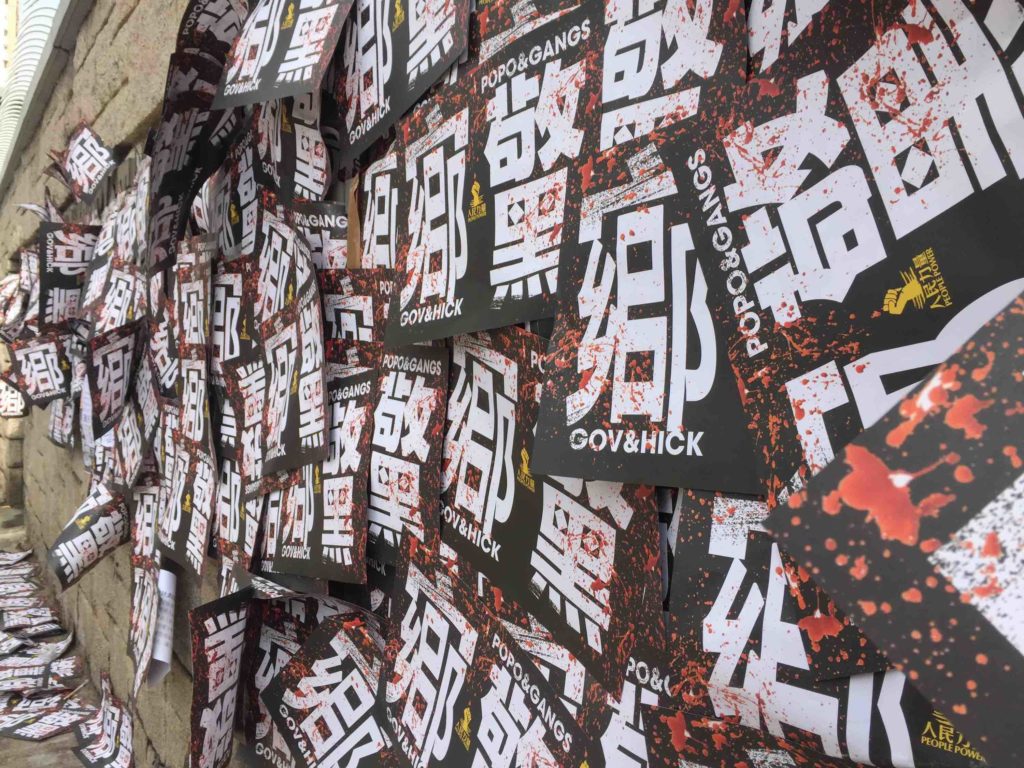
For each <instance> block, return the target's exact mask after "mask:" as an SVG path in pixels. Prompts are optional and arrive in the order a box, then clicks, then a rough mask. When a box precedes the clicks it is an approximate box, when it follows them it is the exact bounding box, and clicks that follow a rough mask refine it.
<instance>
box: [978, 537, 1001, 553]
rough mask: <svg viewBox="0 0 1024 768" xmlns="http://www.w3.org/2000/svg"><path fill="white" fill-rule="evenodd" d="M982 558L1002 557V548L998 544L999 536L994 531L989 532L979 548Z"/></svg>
mask: <svg viewBox="0 0 1024 768" xmlns="http://www.w3.org/2000/svg"><path fill="white" fill-rule="evenodd" d="M981 556H982V557H1002V556H1003V546H1002V544H1000V542H999V534H998V533H996V532H995V531H989V532H988V536H986V537H985V544H984V546H982V548H981Z"/></svg>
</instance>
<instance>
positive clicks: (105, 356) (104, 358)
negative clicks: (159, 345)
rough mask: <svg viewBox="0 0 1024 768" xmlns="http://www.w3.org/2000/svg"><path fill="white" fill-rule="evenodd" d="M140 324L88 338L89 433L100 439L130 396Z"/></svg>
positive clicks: (115, 421) (115, 422)
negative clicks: (90, 416) (90, 417)
mask: <svg viewBox="0 0 1024 768" xmlns="http://www.w3.org/2000/svg"><path fill="white" fill-rule="evenodd" d="M138 339H139V324H138V323H132V324H131V325H126V326H124V327H122V328H115V329H114V330H112V331H108V332H106V333H104V334H102V335H99V336H94V337H93V338H92V339H91V340H90V341H89V354H88V356H87V358H86V370H87V373H86V375H87V377H88V387H89V395H90V402H91V404H92V433H93V436H94V437H95V438H99V437H101V436H103V435H104V434H106V433H107V432H108V431H110V430H111V429H112V428H113V427H114V425H116V424H117V422H118V420H119V419H120V418H121V411H122V410H123V408H124V405H125V403H126V402H127V401H128V399H129V397H130V395H131V384H132V374H133V372H134V370H135V361H136V352H137V350H138V348H139V346H140V345H139V344H138Z"/></svg>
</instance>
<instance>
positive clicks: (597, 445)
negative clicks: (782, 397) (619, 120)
mask: <svg viewBox="0 0 1024 768" xmlns="http://www.w3.org/2000/svg"><path fill="white" fill-rule="evenodd" d="M669 152H672V155H669V154H668V153H669ZM688 175H689V174H688V172H687V171H686V170H685V168H684V167H683V163H682V158H681V157H679V156H678V155H677V154H675V147H674V146H672V145H669V146H667V147H666V148H665V149H662V150H661V151H659V149H658V147H657V145H656V144H654V143H644V142H640V143H634V144H630V145H628V146H626V147H623V148H621V149H618V150H614V151H611V152H609V153H606V154H605V155H603V156H601V157H600V158H598V159H597V160H596V161H595V162H594V166H593V169H592V171H591V173H590V177H589V183H588V187H587V193H586V195H585V196H584V198H583V202H582V214H581V224H580V233H579V240H580V248H579V249H578V250H576V251H574V252H573V254H574V255H573V256H572V257H570V258H568V259H566V260H565V261H563V271H562V274H563V276H564V278H565V287H566V290H565V292H564V293H563V297H564V299H563V302H562V304H561V305H560V307H559V314H558V318H557V321H556V324H555V332H554V336H553V338H552V342H551V350H550V360H549V362H548V364H547V367H546V372H547V374H548V376H547V378H546V381H545V384H544V398H543V405H542V410H541V417H540V423H539V425H538V439H537V458H536V465H537V468H538V471H555V472H559V473H562V472H565V473H569V474H574V475H581V476H584V477H600V478H607V479H614V480H624V481H630V482H647V483H669V484H672V485H681V486H687V487H693V486H696V487H701V488H711V489H732V490H734V491H746V492H757V491H758V490H759V483H758V478H757V471H756V470H757V465H756V462H755V460H754V459H755V454H754V439H753V434H752V433H751V432H749V431H748V429H747V418H746V416H745V415H744V412H743V406H742V402H741V395H740V393H739V391H738V390H737V388H736V383H735V378H734V375H733V371H732V369H731V367H730V365H729V361H728V356H727V346H726V345H727V340H726V339H724V338H721V332H720V326H719V325H718V324H717V323H716V322H715V320H714V319H713V317H712V315H711V311H710V309H709V306H708V272H707V266H706V264H705V263H702V261H701V260H700V259H698V258H697V253H696V250H695V247H694V241H693V237H692V235H691V232H690V225H689V221H690V219H691V208H690V207H689V206H688V205H687V204H686V203H685V201H684V200H683V199H681V198H680V197H679V196H678V194H677V193H678V191H679V188H680V186H681V184H682V182H683V181H684V180H685V179H686V178H687V177H688Z"/></svg>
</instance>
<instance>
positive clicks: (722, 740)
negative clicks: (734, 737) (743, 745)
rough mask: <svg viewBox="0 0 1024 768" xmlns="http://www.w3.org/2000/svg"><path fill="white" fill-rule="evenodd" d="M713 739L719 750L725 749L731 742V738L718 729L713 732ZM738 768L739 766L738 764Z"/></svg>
mask: <svg viewBox="0 0 1024 768" xmlns="http://www.w3.org/2000/svg"><path fill="white" fill-rule="evenodd" d="M711 741H712V742H713V743H714V745H715V749H717V750H719V751H722V750H724V749H725V748H726V747H727V746H728V744H729V738H728V737H727V736H726V735H725V734H724V733H719V732H718V731H715V732H714V733H712V734H711ZM736 768H739V766H736Z"/></svg>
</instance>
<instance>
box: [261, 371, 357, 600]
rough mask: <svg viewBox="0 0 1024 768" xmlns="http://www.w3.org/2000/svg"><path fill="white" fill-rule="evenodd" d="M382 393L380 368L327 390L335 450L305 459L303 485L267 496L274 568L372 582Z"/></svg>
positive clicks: (339, 380) (330, 443)
mask: <svg viewBox="0 0 1024 768" xmlns="http://www.w3.org/2000/svg"><path fill="white" fill-rule="evenodd" d="M376 393H377V374H376V372H375V371H362V372H358V373H353V374H351V375H348V376H342V377H338V378H335V379H333V380H332V382H331V384H330V386H329V387H328V388H327V413H328V422H329V425H328V447H327V457H326V458H325V459H324V460H323V461H322V462H316V463H313V464H306V465H304V466H303V467H302V468H301V469H300V470H299V473H300V479H299V481H298V483H297V484H295V485H293V486H291V487H290V488H286V489H284V490H281V491H274V492H273V493H271V494H269V496H268V504H273V505H275V507H276V510H275V511H276V514H277V517H278V521H277V525H276V526H274V527H270V526H267V528H266V530H265V535H266V536H267V537H268V539H271V538H272V539H273V542H272V544H273V546H272V548H271V549H270V550H269V555H270V557H271V559H272V561H273V570H274V572H278V573H294V574H298V575H301V576H312V577H318V578H326V579H329V580H331V581H344V582H353V583H358V584H361V583H364V582H365V581H366V537H367V519H366V516H367V476H368V471H369V466H370V433H371V430H372V428H373V403H374V401H375V399H376Z"/></svg>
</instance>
